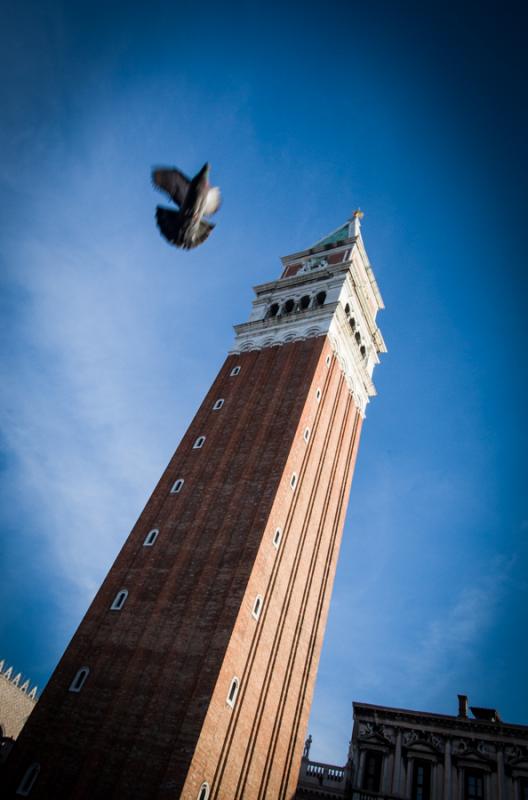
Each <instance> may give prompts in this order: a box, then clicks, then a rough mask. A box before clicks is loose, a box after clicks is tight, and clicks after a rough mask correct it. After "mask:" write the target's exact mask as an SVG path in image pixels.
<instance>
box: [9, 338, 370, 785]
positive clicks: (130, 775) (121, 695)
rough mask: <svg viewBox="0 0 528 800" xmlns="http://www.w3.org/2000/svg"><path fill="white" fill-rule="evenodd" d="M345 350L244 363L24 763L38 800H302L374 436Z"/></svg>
mask: <svg viewBox="0 0 528 800" xmlns="http://www.w3.org/2000/svg"><path fill="white" fill-rule="evenodd" d="M329 352H330V350H329V345H328V342H327V340H326V339H325V338H324V337H320V338H314V339H309V340H307V341H305V342H295V343H291V344H287V345H284V346H283V347H272V348H268V349H266V350H262V351H257V352H252V353H245V354H242V355H241V356H230V357H229V358H228V359H227V361H226V362H225V364H224V366H223V367H222V369H221V371H220V373H219V375H218V377H217V379H216V380H215V382H214V384H213V386H212V388H211V390H210V391H209V393H208V395H207V396H206V398H205V400H204V402H203V404H202V406H201V408H200V409H199V411H198V413H197V415H196V417H195V418H194V420H193V422H192V423H191V425H190V427H189V429H188V431H187V433H186V434H185V436H184V437H183V439H182V442H181V443H180V445H179V447H178V449H177V450H176V453H175V455H174V456H173V458H172V460H171V462H170V464H169V466H168V468H167V469H166V471H165V473H164V474H163V476H162V478H161V480H160V482H159V484H158V486H157V487H156V489H155V490H154V492H153V494H152V496H151V498H150V500H149V501H148V503H147V505H146V507H145V509H144V511H143V513H142V514H141V516H140V518H139V520H138V522H137V524H136V525H135V527H134V529H133V530H132V532H131V534H130V536H129V538H128V540H127V542H126V543H125V545H124V547H123V549H122V550H121V552H120V554H119V556H118V557H117V559H116V562H115V563H114V565H113V567H112V569H111V570H110V572H109V574H108V576H107V578H106V580H105V582H104V583H103V585H102V587H101V589H100V591H99V592H98V594H97V596H96V598H95V600H94V601H93V603H92V605H91V607H90V609H89V611H88V613H87V614H86V616H85V618H84V620H83V621H82V623H81V625H80V627H79V629H78V630H77V632H76V634H75V636H74V637H73V639H72V642H71V644H70V646H69V647H68V649H67V650H66V652H65V654H64V656H63V658H62V659H61V661H60V663H59V665H58V667H57V669H56V671H55V673H54V675H53V676H52V679H51V680H50V683H49V684H48V687H47V688H46V690H45V692H44V693H43V695H42V698H41V700H40V701H39V704H38V706H37V708H36V710H35V712H34V714H33V715H32V717H31V719H30V721H29V722H28V724H27V725H26V728H25V729H24V732H23V734H22V736H21V737H20V740H19V743H18V745H17V748H16V749H15V751H14V753H13V755H12V756H11V758H10V771H11V773H12V776H14V777H12V780H14V781H16V782H17V783H18V780H20V777H21V774H22V773H23V771H24V770H25V768H26V767H27V766H28V765H29V764H30V763H32V762H33V761H38V762H40V764H41V773H40V775H39V778H38V780H37V782H36V784H35V787H34V789H33V791H32V793H31V796H32V797H35V798H38V797H41V798H47V797H54V798H59V797H71V798H86V797H90V800H93V798H119V799H120V800H121V798H128V797H130V798H131V797H134V798H169V797H171V798H174V797H179V796H180V795H181V796H182V797H189V798H192V800H195V798H196V797H197V794H198V791H199V787H200V785H201V783H202V781H203V780H208V781H209V782H210V783H211V785H212V797H218V798H226V800H227V799H228V798H229V800H230V799H231V798H234V797H241V798H242V797H243V798H253V797H255V798H256V797H270V798H279V797H289V796H290V795H292V794H293V790H294V788H295V783H296V778H297V772H298V767H299V761H300V751H301V749H302V741H303V737H304V735H305V728H306V722H307V714H308V710H309V704H310V701H311V695H312V691H313V682H314V678H315V672H316V668H317V661H318V657H319V650H320V646H321V641H322V635H323V631H324V625H325V619H326V614H327V610H328V602H329V598H330V592H331V586H332V581H333V575H334V570H335V561H336V558H337V551H338V547H339V537H340V534H341V530H342V524H343V517H344V513H345V508H346V501H347V499H348V492H349V485H350V480H351V477H352V470H353V461H354V458H355V452H356V448H357V442H358V438H359V429H360V418H359V416H358V414H357V412H356V409H355V407H354V405H353V403H352V400H351V397H350V394H349V392H348V390H347V388H346V386H345V384H344V380H343V378H342V376H341V373H340V370H339V368H338V366H337V364H336V362H335V359H332V361H331V365H330V367H327V366H326V363H325V358H326V355H327V353H329ZM236 364H239V365H240V366H241V372H240V374H239V375H238V376H236V377H230V375H229V373H230V371H231V369H232V367H233V366H235V365H236ZM318 386H320V388H321V391H322V397H321V400H320V402H317V401H316V399H315V390H316V388H317V387H318ZM219 397H222V398H224V399H225V403H224V406H223V407H222V409H220V410H219V411H212V406H213V403H214V401H215V400H216V399H218V398H219ZM307 425H308V426H310V428H311V429H312V432H311V437H310V441H309V442H308V444H306V443H305V442H304V440H303V437H302V432H303V430H304V428H305V427H306V426H307ZM199 435H205V436H206V441H205V444H204V446H203V448H201V449H199V450H194V449H193V443H194V441H195V439H196V438H197V437H198V436H199ZM293 471H296V472H297V474H298V476H299V477H298V484H297V487H296V489H295V491H293V492H292V490H291V488H290V485H289V481H290V476H291V473H292V472H293ZM180 477H181V478H184V480H185V484H184V486H183V489H182V491H181V492H180V493H179V494H176V495H171V494H170V487H171V486H172V484H173V483H174V481H175V480H176V479H177V478H180ZM278 526H280V527H281V528H282V529H283V538H282V542H281V546H280V548H279V549H278V550H276V549H275V548H274V547H273V544H272V541H271V538H272V535H273V532H274V530H275V528H276V527H278ZM154 527H156V528H159V531H160V533H159V536H158V538H157V540H156V543H155V544H154V546H153V547H143V540H144V538H145V536H146V534H147V533H148V531H149V530H150V529H151V528H154ZM87 535H89V532H87ZM121 588H126V589H127V590H128V592H129V594H128V598H127V601H126V604H125V606H124V608H123V609H122V610H121V611H119V612H116V611H110V610H109V607H110V605H111V602H112V600H113V598H114V597H115V595H116V593H117V592H118V591H119V589H121ZM257 593H258V594H261V595H263V597H264V606H263V610H262V614H261V617H260V619H259V621H258V622H256V621H255V620H254V619H253V617H252V616H251V608H252V605H253V600H254V597H255V595H256V594H257ZM84 665H87V666H89V668H90V675H89V677H88V679H87V681H86V684H85V686H84V687H83V689H82V691H81V692H80V693H79V694H74V693H71V692H69V691H68V687H69V684H70V682H71V680H72V678H73V676H74V675H75V673H76V671H77V669H78V668H79V667H81V666H84ZM235 674H236V675H237V676H238V677H239V678H240V679H241V684H240V690H239V695H238V698H237V702H236V704H235V707H234V708H233V709H231V708H230V707H229V706H227V704H226V702H225V701H226V696H227V692H228V687H229V683H230V681H231V678H232V676H233V675H235ZM271 767H272V768H271ZM184 784H185V786H184ZM183 786H184V788H183V791H182V787H183Z"/></svg>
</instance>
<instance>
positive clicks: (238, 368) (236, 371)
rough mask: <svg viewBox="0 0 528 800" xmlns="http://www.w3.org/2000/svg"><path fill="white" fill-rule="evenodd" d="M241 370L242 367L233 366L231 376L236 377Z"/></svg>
mask: <svg viewBox="0 0 528 800" xmlns="http://www.w3.org/2000/svg"><path fill="white" fill-rule="evenodd" d="M239 372H240V367H233V369H232V370H231V372H230V373H229V376H230V377H231V378H234V377H235V375H238V373H239Z"/></svg>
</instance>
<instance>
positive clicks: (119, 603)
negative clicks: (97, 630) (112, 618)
mask: <svg viewBox="0 0 528 800" xmlns="http://www.w3.org/2000/svg"><path fill="white" fill-rule="evenodd" d="M127 597H128V592H127V590H126V589H120V590H119V591H118V593H117V594H116V596H115V597H114V602H113V603H112V605H111V606H110V611H121V609H122V608H123V606H124V605H125V600H126V599H127Z"/></svg>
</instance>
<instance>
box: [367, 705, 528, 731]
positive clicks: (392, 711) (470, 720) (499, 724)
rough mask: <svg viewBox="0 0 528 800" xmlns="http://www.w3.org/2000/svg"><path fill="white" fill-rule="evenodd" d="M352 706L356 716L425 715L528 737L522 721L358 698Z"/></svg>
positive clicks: (421, 717) (420, 716) (440, 721)
mask: <svg viewBox="0 0 528 800" xmlns="http://www.w3.org/2000/svg"><path fill="white" fill-rule="evenodd" d="M352 707H353V710H354V717H355V715H356V711H358V712H360V711H361V709H365V710H366V711H370V712H379V713H380V714H385V715H386V716H389V717H390V716H400V717H401V716H402V715H403V716H408V717H413V718H415V719H416V718H420V719H423V718H424V717H425V718H426V719H428V720H430V721H431V722H433V721H434V720H437V721H438V722H439V723H442V724H444V725H445V724H446V723H450V724H451V725H452V724H454V723H461V724H462V725H468V724H471V725H477V726H478V727H479V728H485V729H486V730H487V731H491V730H496V729H497V728H511V729H512V730H515V731H517V732H519V733H522V734H523V735H524V736H526V737H528V726H527V725H521V724H520V723H515V722H504V721H503V720H500V721H499V720H498V721H496V722H492V721H490V720H482V719H475V718H474V717H458V716H454V715H452V714H435V713H433V712H431V711H416V710H414V709H410V708H394V707H392V706H378V705H373V704H372V703H361V702H359V701H357V700H354V701H353V702H352Z"/></svg>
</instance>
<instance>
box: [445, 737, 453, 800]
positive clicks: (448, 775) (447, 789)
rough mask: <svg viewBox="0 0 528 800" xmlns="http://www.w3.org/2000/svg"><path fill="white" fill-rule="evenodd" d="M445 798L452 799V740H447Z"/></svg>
mask: <svg viewBox="0 0 528 800" xmlns="http://www.w3.org/2000/svg"><path fill="white" fill-rule="evenodd" d="M444 800H451V741H450V740H449V739H447V740H446V745H445V751H444Z"/></svg>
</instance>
